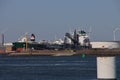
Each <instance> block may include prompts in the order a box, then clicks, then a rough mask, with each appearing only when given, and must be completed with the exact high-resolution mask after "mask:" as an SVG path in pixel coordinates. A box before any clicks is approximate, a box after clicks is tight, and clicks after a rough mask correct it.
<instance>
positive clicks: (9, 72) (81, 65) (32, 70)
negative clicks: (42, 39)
mask: <svg viewBox="0 0 120 80" xmlns="http://www.w3.org/2000/svg"><path fill="white" fill-rule="evenodd" d="M119 64H120V58H119V57H117V68H119V69H117V76H118V78H119V79H120V65H119ZM96 73H97V71H96V57H95V56H86V57H85V58H82V57H81V56H71V57H70V56H69V57H55V56H54V57H53V56H24V57H23V56H22V57H20V56H19V57H8V56H0V80H97V79H96V77H97V75H96Z"/></svg>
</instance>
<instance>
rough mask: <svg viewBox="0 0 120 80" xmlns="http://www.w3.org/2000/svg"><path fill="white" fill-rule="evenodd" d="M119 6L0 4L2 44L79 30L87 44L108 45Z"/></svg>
mask: <svg viewBox="0 0 120 80" xmlns="http://www.w3.org/2000/svg"><path fill="white" fill-rule="evenodd" d="M119 5H120V1H119V0H0V33H4V35H5V42H14V41H17V40H18V38H19V37H20V36H22V35H24V34H25V33H26V32H27V33H28V34H29V35H30V34H32V33H34V34H35V35H36V40H37V41H40V40H54V39H55V37H56V39H59V38H63V37H64V35H65V33H66V32H70V31H74V29H82V30H85V31H86V32H87V33H89V32H90V40H91V41H112V40H113V30H114V29H115V28H117V27H120V6H119ZM90 28H91V31H90ZM119 34H120V31H116V40H120V35H119Z"/></svg>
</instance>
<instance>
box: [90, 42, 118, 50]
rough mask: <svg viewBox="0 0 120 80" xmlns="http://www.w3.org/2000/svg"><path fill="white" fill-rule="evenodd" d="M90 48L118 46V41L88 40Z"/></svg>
mask: <svg viewBox="0 0 120 80" xmlns="http://www.w3.org/2000/svg"><path fill="white" fill-rule="evenodd" d="M90 43H91V45H92V48H111V49H112V48H118V47H120V41H97V42H90Z"/></svg>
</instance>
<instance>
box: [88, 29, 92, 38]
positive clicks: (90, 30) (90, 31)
mask: <svg viewBox="0 0 120 80" xmlns="http://www.w3.org/2000/svg"><path fill="white" fill-rule="evenodd" d="M91 33H92V27H90V28H89V38H90V36H91Z"/></svg>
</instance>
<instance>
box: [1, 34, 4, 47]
mask: <svg viewBox="0 0 120 80" xmlns="http://www.w3.org/2000/svg"><path fill="white" fill-rule="evenodd" d="M1 36H2V46H4V34H3V33H2V34H1Z"/></svg>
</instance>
